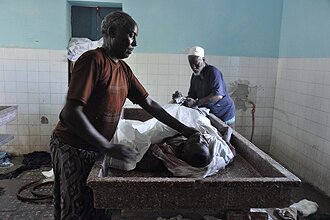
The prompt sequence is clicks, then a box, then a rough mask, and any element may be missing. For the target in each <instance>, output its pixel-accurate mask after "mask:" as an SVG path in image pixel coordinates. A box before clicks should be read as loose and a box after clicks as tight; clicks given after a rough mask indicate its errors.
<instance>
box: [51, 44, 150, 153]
mask: <svg viewBox="0 0 330 220" xmlns="http://www.w3.org/2000/svg"><path fill="white" fill-rule="evenodd" d="M148 95H149V94H148V93H147V91H146V90H145V89H144V87H143V86H142V85H141V83H140V82H139V81H138V79H137V78H136V77H135V76H134V74H133V72H132V70H131V69H130V67H129V66H128V65H127V64H126V63H125V62H124V61H122V60H119V62H118V63H115V62H114V61H113V60H111V59H110V57H109V56H107V54H106V53H105V50H104V48H97V49H95V50H90V51H87V52H85V53H84V54H83V55H81V56H80V57H79V59H78V60H77V62H76V63H75V66H74V69H73V72H72V75H71V80H70V85H69V90H68V94H67V99H70V100H79V101H81V102H82V103H83V104H85V106H84V109H83V111H84V113H85V114H86V116H87V117H88V119H89V120H90V122H91V123H92V124H93V125H94V126H95V128H96V129H97V130H98V131H99V132H100V133H101V134H102V135H103V136H104V137H106V138H107V139H108V140H109V141H110V140H111V139H112V137H113V135H114V133H115V131H116V128H117V125H118V121H119V119H120V114H121V110H122V107H123V105H124V103H125V100H126V98H129V99H130V100H131V101H132V102H133V103H135V104H138V103H140V102H141V101H143V100H144V99H145V98H146V97H147V96H148ZM54 132H55V135H56V136H57V137H58V138H59V140H60V141H61V142H63V143H67V144H70V145H72V146H76V147H79V148H85V149H94V150H95V148H94V147H93V146H92V145H91V143H87V142H85V141H84V140H83V139H82V138H81V137H79V136H77V135H76V133H75V131H72V130H70V129H69V128H68V127H67V126H65V124H64V123H62V122H61V121H59V123H58V124H57V126H56V128H55V131H54Z"/></svg>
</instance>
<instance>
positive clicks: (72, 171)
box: [50, 135, 105, 220]
mask: <svg viewBox="0 0 330 220" xmlns="http://www.w3.org/2000/svg"><path fill="white" fill-rule="evenodd" d="M50 149H51V155H52V160H53V170H54V192H53V195H54V201H53V202H54V217H55V219H56V220H59V219H105V217H104V210H97V209H95V208H94V207H93V194H92V190H91V189H90V188H89V187H88V186H87V183H86V180H87V177H88V175H89V173H90V171H91V169H92V166H93V164H94V162H95V157H96V154H97V153H95V152H92V151H87V150H81V149H78V148H74V147H71V146H70V145H67V144H63V143H61V142H59V141H58V139H57V138H56V137H55V136H54V135H53V136H52V138H51V141H50Z"/></svg>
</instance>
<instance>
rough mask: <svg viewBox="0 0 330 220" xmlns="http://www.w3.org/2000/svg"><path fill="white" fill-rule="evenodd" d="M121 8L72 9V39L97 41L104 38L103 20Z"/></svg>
mask: <svg viewBox="0 0 330 220" xmlns="http://www.w3.org/2000/svg"><path fill="white" fill-rule="evenodd" d="M118 10H119V11H121V8H113V7H82V6H72V7H71V27H72V37H85V38H89V39H90V40H93V41H96V40H99V39H100V38H101V37H102V33H101V22H102V20H103V18H104V17H105V16H106V15H107V14H109V13H110V12H113V11H118Z"/></svg>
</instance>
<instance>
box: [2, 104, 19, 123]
mask: <svg viewBox="0 0 330 220" xmlns="http://www.w3.org/2000/svg"><path fill="white" fill-rule="evenodd" d="M16 116H17V106H0V126H2V125H5V124H7V123H9V122H11V121H13V120H15V118H16Z"/></svg>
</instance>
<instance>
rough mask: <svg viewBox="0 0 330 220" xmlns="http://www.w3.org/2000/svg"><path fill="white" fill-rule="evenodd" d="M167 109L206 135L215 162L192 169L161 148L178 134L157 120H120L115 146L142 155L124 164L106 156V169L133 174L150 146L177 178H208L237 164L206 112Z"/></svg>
mask: <svg viewBox="0 0 330 220" xmlns="http://www.w3.org/2000/svg"><path fill="white" fill-rule="evenodd" d="M163 108H164V109H165V110H166V111H167V112H168V113H169V114H170V115H172V116H173V117H175V118H176V119H177V120H179V121H180V122H182V123H183V124H185V125H187V126H189V127H194V128H195V129H197V130H198V131H199V132H201V133H202V134H203V135H204V137H205V138H206V139H207V141H208V143H209V150H210V153H211V156H212V160H211V162H210V163H209V164H208V165H207V166H205V167H198V168H197V167H192V166H190V165H188V164H187V163H185V162H184V161H182V160H180V159H179V158H175V154H174V153H173V152H171V151H170V150H169V148H166V147H164V145H160V144H159V143H162V141H163V139H164V138H168V137H172V136H174V135H177V134H178V132H177V131H175V130H174V129H172V128H170V127H168V126H167V125H165V124H163V123H162V122H160V121H158V120H157V119H155V118H152V119H150V120H148V121H145V122H141V121H137V120H125V119H122V120H120V122H119V124H118V128H117V131H116V133H115V135H114V137H113V139H112V142H113V143H115V144H124V145H127V146H131V147H132V148H135V149H136V150H137V151H138V156H137V159H136V160H134V161H129V162H124V161H121V160H117V159H115V158H112V157H111V155H106V156H105V157H104V161H103V166H104V167H112V168H116V169H121V170H127V171H128V170H133V169H134V168H136V165H137V163H138V162H139V161H140V160H141V159H142V158H143V156H144V155H145V153H146V152H147V150H148V149H149V147H150V146H152V148H151V150H152V152H153V153H154V155H155V156H156V157H157V158H159V159H160V160H162V161H163V162H164V165H165V166H166V167H167V168H168V170H169V171H170V172H172V174H173V175H174V176H182V177H196V178H204V177H207V176H211V175H214V174H216V173H217V172H218V171H219V170H221V169H224V168H225V166H226V165H227V164H229V163H230V162H231V161H232V160H233V158H234V153H233V151H232V149H231V146H229V145H228V143H227V142H226V141H225V140H224V139H223V138H222V135H221V134H220V132H219V131H218V130H217V129H216V128H215V127H214V126H212V125H211V122H210V120H209V119H208V118H207V117H206V116H207V114H208V111H207V110H206V109H203V110H201V109H192V108H188V107H185V106H181V105H178V104H167V105H165V106H163Z"/></svg>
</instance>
